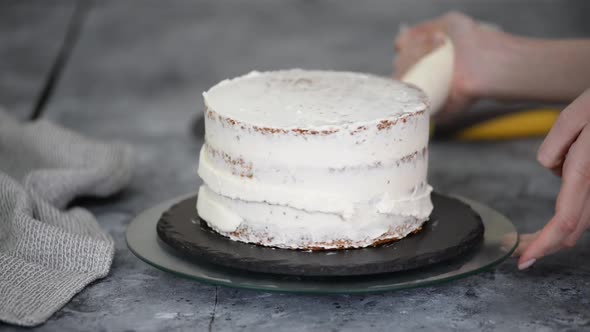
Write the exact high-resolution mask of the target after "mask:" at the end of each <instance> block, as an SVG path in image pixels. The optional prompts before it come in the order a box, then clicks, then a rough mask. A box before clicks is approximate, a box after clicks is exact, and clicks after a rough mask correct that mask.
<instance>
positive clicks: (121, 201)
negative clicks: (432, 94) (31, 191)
mask: <svg viewBox="0 0 590 332" xmlns="http://www.w3.org/2000/svg"><path fill="white" fill-rule="evenodd" d="M453 8H454V9H461V10H464V11H465V12H467V13H469V14H471V15H474V16H475V17H477V18H479V19H483V20H485V21H489V22H493V23H497V24H500V25H501V26H503V27H504V28H505V29H506V30H508V31H512V32H516V33H522V34H527V35H533V36H547V37H569V36H589V35H590V23H588V19H587V13H589V12H590V10H589V9H590V8H589V2H586V1H558V0H555V1H548V0H541V1H532V0H531V1H516V0H512V1H509V0H501V1H491V0H488V1H485V0H479V1H475V0H460V1H436V0H432V1H403V0H399V1H386V0H370V1H362V2H361V1H345V2H342V1H313V0H307V1H282V2H279V1H270V0H267V1H248V2H242V1H231V2H219V1H213V0H208V1H199V2H194V1H167V2H162V1H156V0H153V1H141V2H139V1H138V2H123V1H105V2H96V3H95V5H94V8H93V10H92V11H91V14H90V15H89V17H88V19H87V22H86V24H85V26H84V30H83V31H82V35H81V39H80V42H79V44H78V45H77V47H76V48H75V49H74V50H73V54H72V58H71V60H70V61H69V63H68V65H67V67H66V70H65V73H64V77H63V80H62V81H61V82H60V85H59V87H58V89H57V91H56V95H55V96H53V98H52V101H51V103H50V105H49V107H48V109H47V110H46V117H47V118H49V119H51V120H53V121H55V122H58V123H60V124H62V125H64V126H67V127H70V128H73V129H75V130H78V131H80V132H83V133H86V134H87V135H89V136H93V137H96V138H101V139H109V140H110V139H114V140H122V141H127V142H130V143H132V144H134V146H135V147H136V149H137V152H138V157H139V163H138V165H137V174H136V176H135V178H134V180H133V183H132V184H131V186H130V187H129V188H128V189H126V190H125V191H124V192H122V193H121V194H119V195H117V196H115V197H112V198H109V199H105V200H90V199H87V200H81V201H80V202H78V204H82V205H83V206H85V207H88V208H89V209H90V210H92V211H93V212H94V213H95V214H96V215H97V217H98V219H99V220H100V222H101V224H102V225H103V227H104V228H105V229H107V230H108V231H109V232H110V233H111V234H112V235H113V236H114V237H115V239H116V242H117V252H116V257H115V261H114V264H113V267H112V271H111V274H110V275H109V276H108V277H107V278H106V279H104V280H102V281H100V282H97V283H95V284H93V285H91V286H90V287H88V288H87V289H85V290H84V291H82V292H81V293H80V294H79V295H77V296H76V297H75V298H74V299H73V300H72V302H70V303H69V304H68V305H66V306H65V307H64V308H63V309H62V310H60V311H59V312H58V313H57V314H56V315H55V316H54V317H52V318H51V319H50V320H49V321H48V322H47V323H46V324H45V325H42V326H40V327H39V328H38V330H41V331H54V330H59V331H79V330H84V331H167V330H197V331H203V330H210V331H234V330H238V331H279V330H285V331H303V330H310V331H354V330H374V331H389V330H425V331H440V330H457V331H472V330H484V331H492V330H500V331H516V330H523V331H526V330H533V331H554V330H564V331H566V330H569V331H580V330H590V311H589V310H588V307H589V304H590V262H589V258H590V237H589V236H585V237H583V238H582V240H581V241H580V244H579V245H578V246H577V247H576V248H574V249H572V250H570V251H568V252H563V253H559V254H556V255H554V256H551V257H548V258H547V259H544V260H542V261H540V262H539V263H538V264H537V265H535V266H534V267H533V268H532V269H531V270H529V271H526V272H519V271H517V269H516V266H515V260H514V259H510V260H508V261H506V262H505V263H503V264H501V265H500V266H499V267H498V268H496V269H495V270H493V271H489V272H485V273H482V274H479V275H476V276H473V277H470V278H468V279H464V280H461V281H457V282H453V283H449V284H445V285H441V286H438V287H429V288H422V289H415V290H408V291H399V292H392V293H385V294H377V295H354V296H348V295H340V296H296V295H286V294H268V293H259V292H253V291H244V290H234V289H228V288H221V287H220V288H218V287H214V286H208V285H202V284H199V283H196V282H193V281H190V280H184V279H180V278H177V277H174V276H172V275H170V274H167V273H164V272H161V271H159V270H156V269H154V268H152V267H150V266H148V265H146V264H144V263H143V262H141V261H140V260H138V259H137V258H135V257H134V256H133V255H132V254H131V253H130V252H129V251H128V250H127V248H126V246H125V243H124V237H123V236H124V235H123V234H124V231H125V227H126V224H127V223H128V222H129V221H130V220H131V218H132V217H133V216H134V215H136V214H138V213H139V212H141V211H142V210H144V209H146V208H148V207H150V206H152V205H154V204H156V203H158V202H160V201H163V200H165V199H168V198H170V197H174V196H176V195H178V194H182V193H187V192H191V191H194V190H196V188H197V186H198V185H199V183H200V182H199V179H198V178H197V176H196V171H195V168H196V163H197V153H198V150H199V147H200V144H201V143H202V142H201V140H200V139H195V138H193V137H192V136H191V134H190V125H191V123H192V121H193V119H194V118H195V117H196V116H198V115H199V114H200V112H201V110H202V107H203V106H202V100H201V96H200V93H201V92H202V91H203V90H204V89H206V88H207V87H208V86H210V85H211V84H213V83H215V82H216V81H218V80H220V79H223V78H226V77H230V76H234V75H239V74H242V73H245V72H247V71H249V70H252V69H275V68H288V67H304V68H322V69H328V68H329V69H346V70H358V71H366V72H373V73H377V74H384V75H386V74H387V73H389V72H390V63H391V56H392V46H391V45H392V39H393V36H394V35H395V33H396V31H397V30H398V27H399V25H400V24H401V23H404V22H405V23H414V22H416V21H419V20H422V19H425V18H428V17H432V16H434V15H437V14H440V13H443V12H445V11H447V10H449V9H453ZM0 43H2V42H1V41H0ZM0 98H4V96H3V94H0ZM0 102H1V101H0ZM539 144H540V140H537V139H533V140H521V141H511V142H501V143H486V144H484V143H457V142H444V143H443V142H434V143H433V144H432V145H431V164H430V169H431V172H430V181H431V182H432V184H433V185H434V186H435V188H436V189H437V190H439V191H441V192H446V193H456V194H461V195H465V196H468V197H470V198H473V199H475V200H479V201H481V202H484V203H486V204H488V205H490V206H492V207H494V208H496V209H498V210H499V211H501V212H503V213H504V214H506V215H507V216H508V217H510V218H511V219H512V220H513V221H514V222H515V224H516V225H517V227H518V228H519V230H520V231H522V232H528V231H533V230H536V229H538V228H539V227H541V226H542V225H543V224H544V223H545V222H546V221H547V220H548V219H549V218H550V217H551V215H552V211H553V204H554V198H555V195H556V193H557V192H558V189H559V181H558V179H556V178H555V177H553V176H552V175H551V174H550V173H549V172H546V171H545V170H543V169H542V168H541V167H540V166H538V165H537V164H536V162H535V158H534V156H535V151H536V148H537V146H538V145H539ZM0 329H2V330H7V331H16V330H19V329H18V328H14V327H10V326H6V325H0Z"/></svg>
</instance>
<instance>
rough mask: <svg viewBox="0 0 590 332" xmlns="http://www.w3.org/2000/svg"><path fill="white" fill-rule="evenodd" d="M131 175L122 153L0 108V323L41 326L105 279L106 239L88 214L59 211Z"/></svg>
mask: <svg viewBox="0 0 590 332" xmlns="http://www.w3.org/2000/svg"><path fill="white" fill-rule="evenodd" d="M132 170H133V156H132V151H131V148H130V147H129V146H126V145H119V144H104V143H99V142H95V141H92V140H89V139H86V138H84V137H82V136H79V135H77V134H75V133H72V132H70V131H67V130H65V129H62V128H60V127H57V126H55V125H53V124H51V123H49V122H46V121H38V122H35V123H24V124H23V123H20V122H17V121H15V120H14V119H12V118H11V117H10V116H8V115H7V114H6V113H4V112H2V110H1V109H0V321H4V322H6V323H11V324H16V325H24V326H33V325H37V324H40V323H43V322H45V321H46V320H47V319H48V318H49V317H50V316H51V315H52V314H53V313H54V312H56V311H57V310H58V309H60V308H61V307H62V306H63V305H64V304H66V303H67V302H68V301H69V300H70V299H71V298H72V297H73V296H74V295H75V294H76V293H78V292H79V291H80V290H82V289H83V288H84V287H85V286H86V285H88V284H89V283H91V282H92V281H94V280H96V279H99V278H103V277H105V276H106V275H107V274H108V273H109V268H110V266H111V262H112V260H113V254H114V243H113V239H112V238H111V237H110V236H109V235H108V234H106V233H105V232H103V231H101V229H100V227H99V225H98V223H97V222H96V219H95V218H94V217H93V216H92V215H91V214H90V213H89V212H88V211H86V210H84V209H81V208H71V209H67V208H66V206H67V204H68V203H69V202H71V201H72V199H74V198H76V197H79V196H98V197H104V196H108V195H110V194H112V193H114V192H116V191H118V190H119V189H121V188H122V187H123V186H124V185H126V184H127V183H128V182H129V180H130V178H131V173H132Z"/></svg>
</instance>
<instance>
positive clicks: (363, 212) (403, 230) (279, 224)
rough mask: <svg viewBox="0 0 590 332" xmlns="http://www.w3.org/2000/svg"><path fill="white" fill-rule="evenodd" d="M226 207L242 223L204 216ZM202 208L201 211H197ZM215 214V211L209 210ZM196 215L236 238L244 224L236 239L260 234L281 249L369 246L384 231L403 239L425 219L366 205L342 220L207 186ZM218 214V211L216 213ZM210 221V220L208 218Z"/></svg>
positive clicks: (254, 237)
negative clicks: (228, 194) (243, 232)
mask: <svg viewBox="0 0 590 332" xmlns="http://www.w3.org/2000/svg"><path fill="white" fill-rule="evenodd" d="M218 208H219V209H222V210H227V213H228V214H234V213H236V211H239V214H240V215H241V218H242V219H243V224H240V225H235V224H234V225H232V226H234V227H225V226H227V225H225V224H223V222H221V221H219V220H218V219H213V220H211V219H207V218H206V217H205V216H207V215H209V214H211V211H210V210H211V209H218ZM201 209H203V211H201ZM213 213H215V214H218V212H213ZM199 215H200V216H201V217H202V218H203V219H205V220H207V222H208V223H209V225H210V226H211V227H212V228H213V229H215V230H217V231H219V232H220V233H222V234H224V235H226V236H229V237H230V238H233V239H237V237H236V236H235V235H234V234H232V233H233V232H236V231H239V230H240V228H241V227H246V228H247V229H248V230H249V231H250V232H251V234H250V235H247V234H246V235H241V236H242V237H241V238H240V239H239V240H242V241H244V240H245V241H247V242H253V243H257V242H259V241H260V237H258V236H256V234H257V233H260V234H264V235H265V237H264V239H265V241H267V242H266V243H265V245H270V246H277V247H281V248H299V247H302V246H306V245H313V244H317V243H326V244H327V245H325V246H324V247H325V248H334V247H336V245H334V244H330V243H331V242H333V241H334V240H340V241H348V242H350V243H352V244H353V246H354V247H364V246H368V245H371V244H373V243H374V242H375V240H376V239H378V238H379V237H381V236H383V235H384V234H386V233H388V236H389V237H394V238H403V237H405V236H406V235H408V234H409V233H410V232H412V231H414V230H416V229H417V228H418V227H420V226H421V224H422V223H423V222H424V220H425V219H419V218H408V217H405V216H400V215H396V214H382V213H378V212H377V211H376V210H375V209H374V207H373V208H370V207H369V206H368V205H367V206H363V207H359V208H358V209H356V211H355V215H354V218H353V219H347V220H344V219H342V218H341V217H340V216H339V215H337V214H332V213H323V212H309V211H303V210H299V209H295V208H292V207H289V206H281V205H272V204H266V203H260V202H248V201H242V200H236V199H231V198H228V197H224V196H222V195H218V194H216V193H215V192H213V191H211V190H210V189H209V188H208V187H207V186H202V187H201V189H200V190H199ZM219 215H221V213H219ZM210 220H211V221H210Z"/></svg>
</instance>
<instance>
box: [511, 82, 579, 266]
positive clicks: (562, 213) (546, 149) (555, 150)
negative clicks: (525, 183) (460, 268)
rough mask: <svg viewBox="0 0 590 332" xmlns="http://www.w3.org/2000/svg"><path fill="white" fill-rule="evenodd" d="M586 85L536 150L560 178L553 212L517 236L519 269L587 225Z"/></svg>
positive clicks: (570, 243)
mask: <svg viewBox="0 0 590 332" xmlns="http://www.w3.org/2000/svg"><path fill="white" fill-rule="evenodd" d="M589 150H590V89H588V90H586V91H585V92H584V93H583V94H582V95H581V96H580V97H578V98H577V99H576V100H575V101H574V102H573V103H571V104H570V105H569V106H568V107H567V108H566V109H565V110H563V111H562V112H561V114H560V116H559V118H558V119H557V121H556V122H555V124H554V125H553V127H552V128H551V131H550V132H549V134H548V135H547V137H546V138H545V141H544V142H543V144H542V145H541V147H540V148H539V151H538V155H537V159H538V160H539V163H541V165H543V166H544V167H546V168H548V169H550V170H552V171H553V172H554V173H555V174H556V175H558V176H560V177H561V178H562V180H561V188H560V191H559V194H558V196H557V202H556V204H555V215H554V216H553V218H552V219H551V220H550V221H549V223H547V225H545V227H543V229H542V230H540V231H539V232H536V233H534V234H525V235H523V236H521V239H520V240H521V243H520V244H519V247H518V248H517V250H516V254H517V255H521V256H520V259H519V261H518V267H519V269H521V270H522V269H526V268H528V267H530V266H531V265H532V264H534V263H535V261H536V260H537V259H540V258H541V257H544V256H546V255H549V254H552V253H554V252H557V251H559V250H561V249H563V248H569V247H573V246H574V245H575V244H576V242H577V241H578V239H579V238H580V236H582V234H583V233H584V231H585V230H586V229H588V228H589V227H590V153H589V152H588V151H589Z"/></svg>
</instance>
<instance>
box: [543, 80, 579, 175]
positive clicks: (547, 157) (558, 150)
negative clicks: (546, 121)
mask: <svg viewBox="0 0 590 332" xmlns="http://www.w3.org/2000/svg"><path fill="white" fill-rule="evenodd" d="M589 120H590V90H587V91H586V92H585V93H584V94H582V95H581V96H580V97H578V98H577V99H576V100H575V101H574V102H573V103H572V104H570V105H569V106H568V107H567V108H566V109H565V110H563V111H562V112H561V114H560V115H559V118H558V119H557V121H556V122H555V124H554V125H553V128H551V130H550V131H549V134H548V135H547V137H546V138H545V140H544V141H543V144H541V147H540V148H539V152H538V153H537V159H538V161H539V163H541V165H543V166H545V167H547V168H549V169H555V168H556V167H558V166H559V164H561V163H563V161H564V160H565V155H566V153H567V151H568V149H569V147H570V145H571V144H572V143H573V142H574V141H575V140H576V138H577V137H578V135H579V134H580V132H581V131H582V129H583V128H584V126H586V125H587V124H588V121H589Z"/></svg>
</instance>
